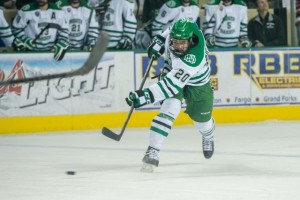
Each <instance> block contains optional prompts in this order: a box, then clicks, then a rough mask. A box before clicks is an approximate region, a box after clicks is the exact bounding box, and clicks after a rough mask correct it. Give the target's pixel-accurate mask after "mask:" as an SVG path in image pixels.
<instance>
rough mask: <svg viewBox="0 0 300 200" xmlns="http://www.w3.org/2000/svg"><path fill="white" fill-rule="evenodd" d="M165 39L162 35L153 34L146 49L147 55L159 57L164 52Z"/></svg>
mask: <svg viewBox="0 0 300 200" xmlns="http://www.w3.org/2000/svg"><path fill="white" fill-rule="evenodd" d="M165 41H166V39H165V38H164V37H162V36H160V35H157V36H155V37H154V38H153V40H152V43H151V44H150V46H149V47H148V49H147V51H148V57H149V58H152V56H153V55H154V57H155V59H157V58H159V57H160V56H161V55H162V54H163V53H164V52H165Z"/></svg>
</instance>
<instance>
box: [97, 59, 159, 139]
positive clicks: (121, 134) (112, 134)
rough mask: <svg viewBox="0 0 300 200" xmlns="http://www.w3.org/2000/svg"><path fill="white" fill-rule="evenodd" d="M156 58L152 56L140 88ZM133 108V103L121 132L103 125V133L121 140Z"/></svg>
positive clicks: (141, 87) (141, 86)
mask: <svg viewBox="0 0 300 200" xmlns="http://www.w3.org/2000/svg"><path fill="white" fill-rule="evenodd" d="M154 58H155V56H154V55H153V56H152V57H151V59H150V61H149V64H148V66H147V70H146V73H145V75H144V77H143V79H142V82H141V85H140V87H139V90H141V89H143V87H144V84H145V81H146V79H147V77H148V74H149V71H150V69H151V66H152V63H153V61H154ZM133 109H134V105H133V104H132V106H131V108H130V110H129V112H128V114H127V118H126V120H125V122H124V124H123V127H122V129H121V133H120V134H116V133H114V132H113V131H111V130H109V129H108V128H106V127H103V128H102V131H101V132H102V134H103V135H105V136H106V137H109V138H111V139H113V140H116V141H120V140H121V138H122V136H123V133H124V132H125V129H126V126H127V124H128V122H129V119H130V117H131V114H132V112H133Z"/></svg>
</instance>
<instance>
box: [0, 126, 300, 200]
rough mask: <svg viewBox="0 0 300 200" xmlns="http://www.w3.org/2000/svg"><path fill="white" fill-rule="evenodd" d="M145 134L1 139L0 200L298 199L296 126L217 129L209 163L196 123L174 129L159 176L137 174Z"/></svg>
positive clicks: (96, 133) (298, 133)
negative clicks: (69, 173)
mask: <svg viewBox="0 0 300 200" xmlns="http://www.w3.org/2000/svg"><path fill="white" fill-rule="evenodd" d="M147 130H148V129H127V130H126V132H125V133H124V136H123V138H122V139H121V141H120V142H116V141H113V140H111V139H109V138H106V137H105V136H103V135H102V134H101V133H100V129H99V130H96V131H77V132H59V133H57V132H55V133H41V134H30V135H2V136H0V199H1V200H121V199H122V200H202V199H203V200H299V199H300V191H299V189H300V122H299V121H298V122H278V121H271V122H264V123H251V124H228V125H217V127H216V131H215V138H216V140H215V155H214V156H213V157H212V158H211V159H210V160H206V159H205V158H204V157H203V154H202V151H201V149H202V147H201V136H200V134H199V133H197V131H196V130H195V128H194V127H193V126H180V127H173V129H172V133H171V134H170V135H169V137H168V139H167V140H166V142H165V144H164V146H163V148H162V149H161V153H160V165H159V167H158V168H156V169H155V172H154V173H142V172H140V168H141V165H142V162H141V160H142V157H143V153H144V151H145V150H146V148H147V146H148V133H147ZM114 131H116V132H118V131H119V130H114ZM66 171H76V175H67V174H66V173H65V172H66Z"/></svg>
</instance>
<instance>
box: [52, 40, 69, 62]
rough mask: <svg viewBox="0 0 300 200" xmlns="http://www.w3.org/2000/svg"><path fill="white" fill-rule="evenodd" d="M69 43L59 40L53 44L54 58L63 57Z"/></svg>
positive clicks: (58, 59)
mask: <svg viewBox="0 0 300 200" xmlns="http://www.w3.org/2000/svg"><path fill="white" fill-rule="evenodd" d="M68 48H69V45H68V44H67V43H66V42H64V41H59V42H57V43H56V44H55V46H54V59H55V60H57V61H60V60H61V59H63V58H64V56H65V53H66V51H67V50H68Z"/></svg>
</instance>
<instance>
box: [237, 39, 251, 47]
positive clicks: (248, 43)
mask: <svg viewBox="0 0 300 200" xmlns="http://www.w3.org/2000/svg"><path fill="white" fill-rule="evenodd" d="M240 43H241V46H242V47H244V48H249V47H251V46H252V42H251V41H250V40H249V38H248V37H247V36H242V37H240Z"/></svg>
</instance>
